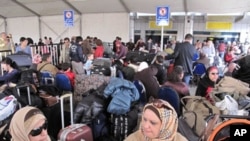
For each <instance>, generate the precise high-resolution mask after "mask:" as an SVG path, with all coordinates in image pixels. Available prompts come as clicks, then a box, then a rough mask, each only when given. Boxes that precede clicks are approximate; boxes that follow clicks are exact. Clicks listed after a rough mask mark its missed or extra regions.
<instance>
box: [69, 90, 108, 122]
mask: <svg viewBox="0 0 250 141" xmlns="http://www.w3.org/2000/svg"><path fill="white" fill-rule="evenodd" d="M106 103H107V102H106V100H105V98H104V97H102V95H99V94H98V92H97V91H95V90H93V91H92V92H91V93H90V95H88V96H86V97H84V98H83V99H82V101H80V102H79V103H78V104H77V105H76V108H75V111H74V120H73V121H74V123H85V124H88V123H90V122H91V120H92V119H94V118H95V117H96V116H97V115H98V114H99V113H100V112H102V111H106V108H107V107H106Z"/></svg>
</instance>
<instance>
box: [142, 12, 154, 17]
mask: <svg viewBox="0 0 250 141" xmlns="http://www.w3.org/2000/svg"><path fill="white" fill-rule="evenodd" d="M155 15H156V14H155V13H140V12H138V13H137V16H141V17H143V16H155Z"/></svg>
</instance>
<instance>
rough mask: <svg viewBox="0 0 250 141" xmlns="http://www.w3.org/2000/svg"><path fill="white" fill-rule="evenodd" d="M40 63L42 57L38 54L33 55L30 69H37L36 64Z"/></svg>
mask: <svg viewBox="0 0 250 141" xmlns="http://www.w3.org/2000/svg"><path fill="white" fill-rule="evenodd" d="M41 61H42V57H41V55H40V54H35V55H34V56H33V57H32V64H31V66H30V69H35V70H36V69H37V64H39V63H41Z"/></svg>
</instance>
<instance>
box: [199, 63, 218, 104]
mask: <svg viewBox="0 0 250 141" xmlns="http://www.w3.org/2000/svg"><path fill="white" fill-rule="evenodd" d="M219 80H220V78H219V70H218V68H217V67H215V66H211V67H209V68H208V69H207V71H206V74H205V76H204V77H203V78H202V79H201V80H200V81H199V83H198V86H197V89H196V93H195V95H197V96H203V97H206V98H207V99H208V100H210V99H209V95H208V94H209V93H210V92H211V91H212V90H213V88H214V86H215V84H216V83H218V82H219Z"/></svg>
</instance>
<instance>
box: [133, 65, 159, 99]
mask: <svg viewBox="0 0 250 141" xmlns="http://www.w3.org/2000/svg"><path fill="white" fill-rule="evenodd" d="M157 71H158V70H157V68H155V67H149V68H146V69H144V70H142V71H140V72H137V73H136V74H135V76H134V80H140V81H141V82H142V83H143V85H144V86H145V89H146V96H147V100H149V97H150V96H152V97H154V98H157V97H158V96H157V95H158V91H159V88H160V85H159V83H158V81H157V79H156V77H155V75H156V74H157Z"/></svg>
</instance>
